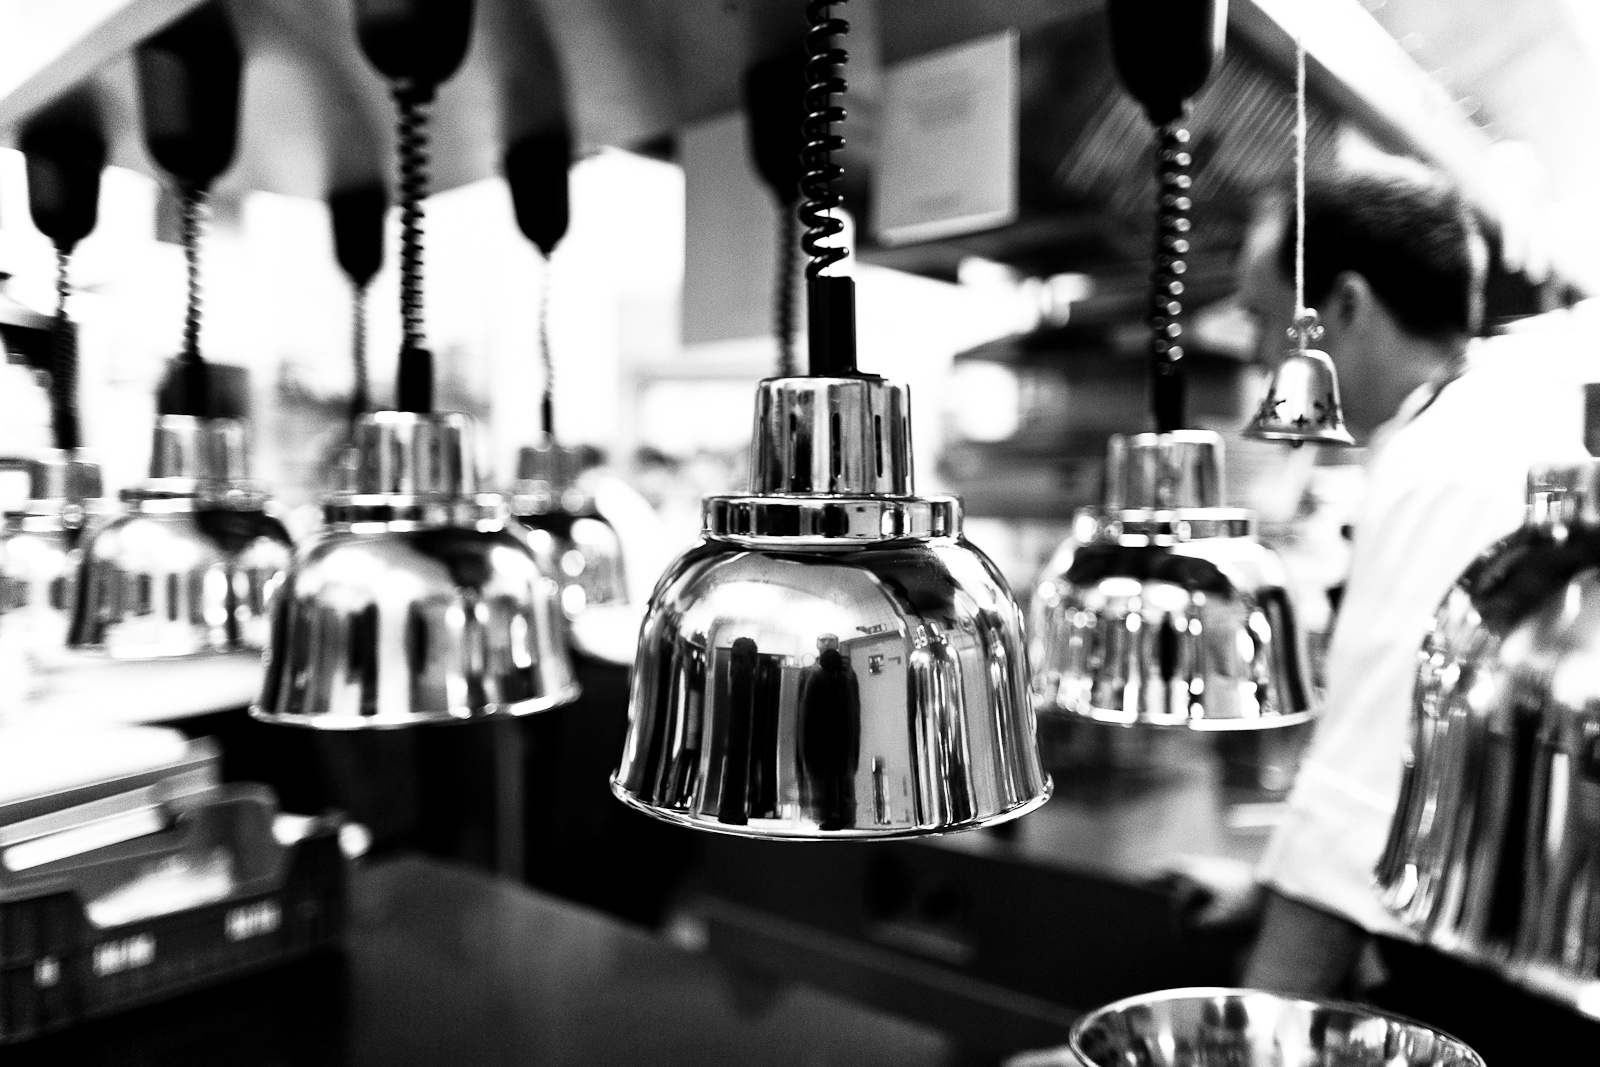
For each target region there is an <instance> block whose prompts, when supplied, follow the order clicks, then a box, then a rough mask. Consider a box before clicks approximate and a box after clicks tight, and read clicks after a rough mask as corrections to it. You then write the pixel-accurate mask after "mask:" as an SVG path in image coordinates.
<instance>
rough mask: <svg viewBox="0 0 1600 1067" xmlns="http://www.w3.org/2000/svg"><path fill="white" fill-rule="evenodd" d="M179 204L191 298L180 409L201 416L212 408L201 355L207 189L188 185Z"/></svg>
mask: <svg viewBox="0 0 1600 1067" xmlns="http://www.w3.org/2000/svg"><path fill="white" fill-rule="evenodd" d="M179 204H180V208H181V216H180V221H181V225H182V238H183V261H184V268H185V275H186V281H187V288H188V295H187V298H186V300H185V304H184V313H183V351H182V352H181V353H179V355H178V365H177V367H176V368H175V371H176V375H177V377H178V380H179V382H180V384H179V395H180V396H181V397H182V398H183V400H182V404H181V405H180V410H181V411H183V412H185V413H189V414H200V413H204V412H208V411H209V410H210V407H211V405H210V399H211V389H210V381H209V379H208V376H207V373H206V362H205V359H204V357H202V356H201V355H200V318H201V309H200V233H201V230H202V228H203V226H204V222H205V207H206V190H205V188H204V187H202V186H198V185H191V184H187V183H185V184H184V185H183V186H182V188H181V189H180V191H179Z"/></svg>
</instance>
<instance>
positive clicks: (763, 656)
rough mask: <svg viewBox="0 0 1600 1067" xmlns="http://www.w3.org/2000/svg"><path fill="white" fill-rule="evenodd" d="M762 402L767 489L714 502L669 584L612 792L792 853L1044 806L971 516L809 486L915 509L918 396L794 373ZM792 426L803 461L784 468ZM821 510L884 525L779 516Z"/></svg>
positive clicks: (762, 470) (1017, 659) (1018, 626)
mask: <svg viewBox="0 0 1600 1067" xmlns="http://www.w3.org/2000/svg"><path fill="white" fill-rule="evenodd" d="M758 395H759V398H760V399H759V401H758V404H757V416H756V418H757V425H756V433H755V437H754V442H753V444H752V446H751V447H752V458H753V461H754V463H755V470H754V472H753V473H752V477H751V483H752V485H753V486H755V487H757V491H756V492H752V493H751V494H750V495H747V496H733V497H712V498H709V499H708V500H707V501H706V506H705V527H704V533H705V539H704V540H703V541H702V543H701V544H700V545H698V546H697V547H695V548H693V549H691V550H690V551H689V552H687V553H685V554H684V555H683V556H681V557H680V558H679V559H678V560H677V561H676V562H675V563H674V564H673V565H672V566H671V567H670V568H669V569H668V570H667V572H666V574H665V575H664V576H663V577H662V579H661V581H660V583H659V584H658V585H657V586H656V591H655V594H654V596H653V597H652V598H651V602H650V606H649V609H648V611H647V613H646V616H645V620H644V625H643V627H642V629H641V631H640V635H639V653H638V657H637V660H636V663H635V668H634V675H633V682H632V699H631V701H630V714H629V730H628V739H627V743H626V746H625V749H624V752H623V756H622V763H621V766H620V768H619V769H618V770H617V773H616V775H615V776H614V777H613V779H612V791H613V792H614V793H615V794H616V795H617V796H618V797H619V798H620V799H621V800H623V801H624V802H626V803H628V804H630V805H632V806H634V807H636V808H639V809H640V810H642V811H645V812H647V813H648V814H651V815H654V816H656V817H658V818H662V819H666V820H668V821H671V822H677V823H681V824H684V825H689V826H693V827H697V828H700V829H707V830H716V831H720V832H724V833H732V834H743V835H747V836H752V837H767V838H798V839H807V838H809V839H817V838H870V837H896V836H907V835H914V834H930V833H946V832H951V831H956V830H964V829H969V828H973V827H977V826H983V825H988V824H991V823H994V822H997V821H1000V820H1002V819H1006V818H1011V817H1014V816H1017V815H1020V814H1022V813H1024V812H1026V811H1029V810H1031V809H1033V808H1035V807H1037V806H1038V805H1040V804H1042V803H1044V801H1045V800H1046V799H1047V798H1048V797H1049V792H1050V782H1049V779H1048V778H1047V777H1046V776H1045V774H1044V771H1043V769H1042V767H1041V765H1040V762H1039V755H1038V747H1037V741H1036V738H1035V726H1034V718H1033V709H1032V706H1031V704H1030V703H1029V700H1028V692H1027V658H1026V656H1027V652H1026V649H1025V647H1024V642H1023V635H1022V619H1021V613H1020V612H1019V611H1018V609H1017V606H1016V603H1015V601H1013V600H1012V598H1011V594H1010V591H1009V590H1008V589H1007V587H1006V584H1005V580H1004V579H1003V578H1002V577H1001V576H1000V574H999V572H998V571H997V570H996V569H995V567H994V565H993V564H992V563H990V562H989V560H988V559H987V558H986V557H985V556H984V555H983V554H982V553H981V552H979V551H978V550H977V549H976V548H974V547H973V546H972V545H971V544H969V543H968V542H967V541H965V540H964V539H963V538H962V536H961V524H960V518H961V513H960V507H959V505H958V504H956V503H955V502H954V501H946V500H938V499H935V500H925V499H923V498H918V497H912V496H909V495H903V496H894V497H889V496H884V495H873V494H869V493H866V492H857V493H852V494H842V493H841V494H832V495H829V496H827V497H826V499H823V498H822V497H821V496H820V495H819V494H814V493H813V492H812V490H811V487H812V486H817V485H825V486H832V487H835V488H837V487H840V486H857V487H859V486H863V485H868V486H876V485H893V486H895V487H896V488H897V489H899V490H900V491H901V492H902V493H905V494H909V492H910V490H911V462H910V461H911V457H910V454H909V448H910V438H909V434H908V433H906V432H905V426H904V418H903V413H904V411H905V394H904V391H903V390H902V389H900V388H899V387H897V386H889V385H888V384H887V383H883V382H879V381H877V380H876V379H862V380H856V379H811V378H801V379H773V380H770V381H766V382H763V383H761V386H760V387H759V394H758ZM830 409H836V410H830ZM835 415H837V416H838V417H837V418H835ZM786 427H792V428H795V429H796V433H795V435H794V436H793V437H792V438H790V439H789V440H790V441H791V443H792V445H793V448H794V449H795V450H796V451H798V452H801V453H807V452H808V451H809V455H806V454H802V455H798V456H797V455H792V454H787V453H785V452H784V444H783V442H784V440H785V439H784V437H783V431H784V429H785V428H786ZM884 427H887V429H884ZM896 427H898V428H896ZM880 443H882V447H883V448H886V449H893V450H894V454H893V455H884V456H882V464H881V472H882V473H881V478H880V464H879V462H878V460H877V459H875V458H873V457H874V456H875V455H877V454H878V453H877V452H876V450H877V449H878V448H879V446H880ZM824 446H826V447H824ZM817 449H822V451H823V452H824V454H830V453H831V454H834V455H836V456H837V457H838V459H837V462H833V461H828V462H824V463H822V464H821V466H819V465H818V463H817V462H816V456H817V452H816V450H817ZM863 457H865V459H866V462H862V459H863ZM776 485H798V486H804V487H805V491H803V492H795V493H773V492H770V491H769V490H770V487H772V486H776ZM829 507H832V508H834V509H836V510H834V511H831V512H830V511H828V510H827V509H828V508H829ZM786 509H787V510H786ZM811 514H816V515H821V514H833V515H843V516H850V515H871V516H875V518H873V519H872V520H871V521H864V522H861V523H855V524H852V523H851V522H849V521H844V522H840V523H837V524H830V523H823V522H819V523H814V524H813V523H807V522H804V521H800V520H797V521H795V522H793V523H790V522H788V521H787V520H779V519H774V518H773V517H774V516H795V515H811ZM895 514H900V515H908V514H920V515H925V516H938V517H939V519H938V524H937V526H935V525H934V524H933V522H932V520H931V519H929V521H928V522H927V523H926V524H925V526H924V527H923V528H912V529H907V528H906V527H905V526H903V525H901V524H900V523H898V522H890V523H884V522H883V521H882V516H885V515H895Z"/></svg>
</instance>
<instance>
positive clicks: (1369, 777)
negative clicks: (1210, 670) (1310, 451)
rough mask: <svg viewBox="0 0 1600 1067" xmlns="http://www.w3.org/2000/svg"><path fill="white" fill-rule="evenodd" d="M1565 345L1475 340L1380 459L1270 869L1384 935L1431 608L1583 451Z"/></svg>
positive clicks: (1384, 441) (1424, 394)
mask: <svg viewBox="0 0 1600 1067" xmlns="http://www.w3.org/2000/svg"><path fill="white" fill-rule="evenodd" d="M1552 344H1553V339H1552V338H1551V337H1549V336H1548V335H1534V336H1528V337H1523V336H1517V335H1511V336H1505V337H1497V338H1494V339H1492V340H1489V341H1483V342H1475V343H1474V345H1473V347H1472V349H1471V350H1470V351H1469V356H1468V360H1467V364H1466V370H1465V372H1464V373H1462V374H1461V375H1460V376H1459V377H1458V378H1456V379H1455V380H1454V381H1452V382H1450V383H1449V384H1447V385H1446V386H1445V387H1444V388H1443V389H1442V390H1437V389H1436V387H1435V386H1433V385H1428V386H1425V387H1423V388H1422V389H1419V390H1418V391H1417V392H1416V393H1414V394H1413V395H1412V396H1411V397H1410V398H1409V399H1408V400H1407V401H1406V403H1405V404H1404V405H1402V407H1401V409H1400V412H1399V413H1398V414H1397V415H1396V416H1395V418H1394V419H1393V420H1392V421H1391V422H1390V423H1389V424H1387V425H1386V426H1385V427H1384V428H1383V429H1382V430H1381V431H1380V432H1379V435H1378V438H1377V441H1376V444H1375V448H1374V452H1373V455H1372V458H1371V460H1370V461H1369V464H1368V491H1367V498H1366V500H1365V502H1364V504H1363V505H1362V508H1361V510H1360V512H1359V515H1358V518H1357V521H1356V529H1355V544H1354V548H1353V554H1352V557H1351V564H1350V577H1349V580H1348V582H1347V584H1346V587H1345V594H1344V600H1343V603H1342V604H1341V605H1340V610H1339V615H1338V618H1337V621H1336V623H1335V626H1334V633H1333V639H1332V643H1331V645H1330V646H1329V651H1328V662H1327V672H1326V677H1327V682H1328V689H1327V699H1326V701H1325V704H1324V709H1323V715H1322V718H1321V720H1320V721H1319V723H1318V725H1317V727H1316V733H1315V735H1314V737H1313V739H1312V742H1311V745H1310V748H1309V750H1308V752H1307V754H1306V758H1305V761H1304V763H1303V765H1302V767H1301V770H1300V774H1299V777H1298V778H1297V779H1296V781H1295V786H1294V789H1293V791H1292V792H1291V794H1290V797H1289V812H1288V815H1287V817H1286V819H1285V821H1284V822H1283V824H1282V825H1280V827H1279V828H1278V830H1277V832H1276V833H1275V835H1274V837H1273V840H1272V842H1271V844H1270V845H1269V847H1268V849H1267V854H1266V856H1265V858H1264V859H1263V861H1262V868H1261V870H1260V872H1259V874H1260V877H1261V880H1262V881H1263V882H1264V883H1266V884H1267V885H1269V886H1271V887H1273V888H1274V889H1276V890H1277V891H1278V892H1280V893H1283V894H1284V895H1286V896H1289V897H1293V898H1295V899H1298V900H1301V901H1304V902H1306V903H1309V904H1312V905H1314V906H1316V907H1319V908H1322V909H1323V910H1326V911H1332V912H1335V913H1337V914H1339V915H1342V916H1344V917H1345V918H1348V919H1350V920H1351V921H1353V922H1355V923H1357V924H1358V925H1360V926H1362V927H1364V928H1365V929H1367V930H1368V931H1371V932H1373V933H1393V932H1397V931H1398V927H1397V925H1396V924H1395V922H1394V920H1393V919H1392V918H1391V917H1390V916H1389V913H1388V912H1387V911H1386V910H1385V909H1384V907H1383V906H1382V905H1381V904H1380V903H1379V902H1378V899H1377V897H1376V895H1375V893H1374V890H1373V868H1374V867H1375V865H1376V864H1377V861H1378V858H1379V855H1380V854H1381V853H1382V851H1383V847H1384V843H1385V841H1386V840H1387V838H1388V831H1389V822H1390V818H1391V816H1392V815H1393V813H1394V810H1395V806H1396V804H1397V802H1398V798H1399V791H1400V776H1401V767H1402V760H1403V753H1404V750H1405V747H1406V743H1407V740H1408V738H1409V736H1410V731H1411V694H1412V687H1413V683H1414V680H1415V676H1416V670H1417V656H1418V649H1419V647H1420V645H1421V643H1422V640H1423V638H1424V637H1425V636H1426V634H1427V631H1428V628H1429V625H1430V622H1431V620H1432V618H1433V615H1434V611H1435V609H1437V607H1438V606H1439V602H1440V601H1441V600H1442V599H1443V598H1444V596H1445V594H1446V593H1447V592H1448V591H1449V589H1450V586H1451V585H1452V584H1453V583H1454V582H1455V580H1456V578H1458V577H1459V576H1460V574H1461V572H1462V571H1464V570H1465V569H1466V568H1467V565H1468V564H1470V563H1471V562H1472V561H1473V559H1475V558H1476V557H1477V556H1478V555H1479V554H1480V553H1481V552H1483V550H1484V549H1486V548H1488V547H1489V546H1490V545H1492V544H1493V543H1494V542H1495V541H1497V540H1498V539H1500V538H1501V537H1503V536H1505V535H1506V534H1508V533H1510V532H1511V531H1512V530H1514V529H1515V528H1516V527H1518V526H1519V525H1521V523H1522V518H1523V511H1524V504H1525V500H1526V482H1527V473H1528V468H1529V467H1530V466H1532V465H1534V464H1536V463H1541V462H1550V461H1561V460H1569V459H1582V458H1583V457H1584V456H1585V455H1586V453H1585V452H1583V448H1582V415H1581V407H1582V402H1581V394H1580V393H1579V391H1578V388H1577V386H1576V385H1575V384H1573V379H1572V377H1571V375H1570V372H1568V371H1567V370H1566V368H1564V367H1562V366H1560V365H1559V364H1557V363H1556V359H1557V358H1560V357H1562V356H1563V355H1564V353H1559V352H1555V353H1552V352H1551V351H1550V349H1551V347H1552ZM1555 347H1558V348H1559V347H1561V346H1560V345H1559V344H1557V345H1555ZM1347 388H1360V385H1359V383H1356V382H1350V383H1347ZM1436 392H1437V395H1436V396H1435V393H1436ZM1430 400H1431V403H1430V402H1429V401H1430Z"/></svg>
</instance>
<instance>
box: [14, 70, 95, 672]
mask: <svg viewBox="0 0 1600 1067" xmlns="http://www.w3.org/2000/svg"><path fill="white" fill-rule="evenodd" d="M21 148H22V152H23V159H24V163H25V164H26V173H27V179H28V209H29V213H30V214H31V215H32V216H33V221H34V225H35V226H37V227H38V228H39V230H40V232H41V233H43V234H44V235H45V236H46V237H48V238H50V240H51V243H52V244H54V245H55V249H56V311H55V315H54V316H53V317H50V318H45V317H44V316H41V315H39V314H38V313H37V312H32V311H30V310H29V309H25V308H19V310H21V311H22V312H24V313H23V314H15V313H13V314H9V315H8V314H6V311H7V309H6V308H4V307H3V306H0V329H4V328H5V327H6V326H12V327H14V328H16V329H19V330H24V331H28V333H29V334H31V335H32V337H34V338H38V339H39V342H40V344H39V347H40V348H41V349H42V350H43V351H42V355H43V357H44V359H43V361H44V363H45V372H46V374H48V376H49V383H50V385H49V394H50V429H51V438H52V440H51V444H52V446H53V448H52V449H51V450H49V451H48V452H45V453H43V454H40V455H34V456H26V457H14V456H6V457H0V470H5V471H11V472H16V473H20V474H21V475H22V476H23V477H24V478H25V479H26V484H27V490H26V495H25V496H23V497H22V499H21V500H20V501H19V502H18V504H17V506H16V507H15V508H14V509H13V510H10V511H7V512H6V513H5V514H4V515H3V516H0V615H3V616H4V618H3V620H0V640H3V641H5V642H6V644H7V645H8V646H10V647H12V648H19V649H21V650H22V651H23V653H24V655H25V656H26V657H27V662H25V663H23V664H22V666H24V667H26V666H31V665H32V659H33V654H34V653H37V652H42V651H45V650H49V649H60V648H62V647H63V646H64V645H65V644H66V639H67V627H68V624H69V622H70V619H71V613H72V604H73V599H74V596H75V588H76V584H77V573H76V572H77V567H76V561H77V557H76V553H75V549H76V548H77V545H78V541H79V539H80V538H81V536H82V534H83V531H84V529H85V527H86V526H87V524H88V522H89V520H90V518H91V517H92V515H93V513H94V512H95V511H97V510H98V509H99V507H100V496H101V493H102V492H103V489H102V487H101V477H100V467H99V466H98V465H97V464H95V463H92V462H89V461H88V460H87V459H85V458H84V456H83V453H82V451H81V449H80V446H81V444H82V435H81V433H80V427H79V424H78V382H77V377H78V335H77V327H76V324H75V323H74V322H73V321H72V319H71V318H70V317H69V316H68V314H67V303H68V296H69V294H70V293H71V284H70V278H69V268H70V265H71V260H72V252H73V249H75V248H76V247H77V245H78V242H79V241H81V240H83V238H85V237H87V236H88V235H89V234H90V232H92V231H93V230H94V227H95V222H96V221H97V218H98V205H99V201H100V173H101V170H102V169H103V168H104V167H105V156H106V144H105V134H104V130H103V129H102V124H101V117H100V115H99V112H98V109H97V108H96V107H95V106H94V102H93V100H92V99H91V98H89V97H88V96H86V95H84V94H82V93H73V94H69V95H68V96H66V97H64V98H63V99H62V100H60V101H58V102H57V103H56V104H54V105H52V106H51V107H50V108H48V109H46V110H45V111H43V112H41V113H40V114H39V115H38V116H36V117H35V118H34V119H33V120H32V121H30V122H29V123H28V124H27V125H26V126H25V127H24V128H23V130H22V136H21ZM0 302H3V298H0ZM34 331H37V332H34ZM19 347H22V348H25V349H26V348H32V347H34V346H33V344H31V343H29V342H27V341H24V342H21V344H19Z"/></svg>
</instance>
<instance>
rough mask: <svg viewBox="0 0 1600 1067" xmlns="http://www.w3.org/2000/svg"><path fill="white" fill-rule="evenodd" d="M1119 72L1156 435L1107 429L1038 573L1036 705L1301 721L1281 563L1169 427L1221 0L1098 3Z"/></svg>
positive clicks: (1161, 717) (1177, 719) (1203, 450)
mask: <svg viewBox="0 0 1600 1067" xmlns="http://www.w3.org/2000/svg"><path fill="white" fill-rule="evenodd" d="M1107 13H1108V15H1109V16H1110V28H1111V41H1112V46H1113V51H1114V54H1115V58H1116V64H1117V70H1118V72H1119V74H1120V75H1121V77H1122V80H1123V83H1124V85H1125V86H1126V87H1127V89H1128V90H1129V92H1130V93H1131V94H1132V95H1133V96H1134V97H1135V98H1136V99H1138V101H1139V103H1140V104H1141V105H1142V106H1143V107H1144V110H1145V113H1146V115H1147V116H1148V117H1149V119H1150V121H1151V122H1152V123H1153V124H1154V125H1155V126H1156V127H1157V129H1158V131H1159V144H1158V147H1157V151H1156V166H1157V183H1156V184H1157V189H1156V195H1157V198H1158V207H1157V226H1156V248H1155V267H1154V271H1153V274H1152V277H1151V303H1150V325H1151V330H1152V336H1151V343H1150V361H1151V363H1150V401H1151V409H1152V415H1153V417H1154V422H1155V426H1156V432H1154V433H1143V434H1134V435H1122V434H1115V435H1113V436H1112V437H1111V440H1110V442H1109V445H1108V450H1107V461H1106V485H1105V498H1104V500H1103V502H1102V505H1101V506H1100V507H1098V508H1087V509H1084V510H1083V511H1082V512H1080V513H1079V515H1078V518H1077V522H1076V523H1075V529H1074V532H1073V536H1072V537H1070V538H1069V539H1068V540H1067V541H1066V543H1064V544H1063V545H1062V547H1061V548H1060V550H1058V552H1057V553H1056V555H1055V557H1054V558H1053V559H1052V560H1051V562H1050V563H1049V564H1048V565H1047V566H1046V568H1045V570H1044V574H1043V577H1042V578H1041V579H1040V581H1039V583H1038V586H1037V588H1036V589H1035V593H1034V600H1033V605H1032V618H1031V623H1032V625H1031V628H1030V633H1031V639H1032V646H1031V652H1032V664H1033V671H1034V691H1035V693H1036V697H1037V699H1038V701H1039V708H1040V711H1041V713H1043V714H1059V715H1065V716H1068V717H1072V718H1079V719H1088V720H1094V721H1098V722H1104V723H1114V724H1121V725H1128V726H1153V727H1178V728H1187V729H1193V730H1206V731H1217V730H1256V729H1265V728H1271V727H1279V726H1288V725H1292V724H1296V723H1299V722H1303V721H1305V720H1306V719H1307V718H1308V717H1309V715H1310V714H1311V697H1312V693H1311V687H1310V684H1309V681H1308V676H1307V659H1306V655H1305V648H1304V637H1303V635H1302V633H1301V632H1300V630H1299V628H1298V627H1297V625H1296V622H1295V614H1294V610H1293V605H1292V603H1291V601H1290V597H1289V591H1288V581H1287V575H1286V573H1285V571H1284V568H1283V565H1282V562H1281V561H1280V560H1279V559H1278V557H1277V556H1276V555H1275V554H1274V553H1273V552H1272V551H1271V550H1270V549H1268V548H1266V547H1265V546H1264V545H1262V544H1260V542H1258V541H1257V540H1256V539H1255V519H1254V516H1253V514H1252V513H1251V512H1249V511H1247V510H1244V509H1239V508H1226V507H1223V506H1222V502H1223V463H1222V437H1221V435H1220V434H1217V433H1214V432H1212V431H1209V430H1195V429H1187V428H1185V426H1184V423H1185V413H1184V365H1183V355H1184V353H1183V347H1182V340H1183V330H1182V324H1181V318H1180V316H1181V314H1182V312H1183V306H1182V296H1183V293H1184V285H1185V282H1184V278H1185V274H1186V272H1187V262H1186V259H1187V256H1188V255H1189V252H1190V247H1191V240H1192V236H1191V227H1190V217H1189V216H1190V211H1191V209H1192V203H1193V200H1192V198H1193V189H1192V181H1191V175H1190V171H1191V168H1192V162H1193V161H1192V158H1191V155H1190V143H1189V133H1188V130H1187V129H1186V128H1185V124H1184V113H1185V111H1186V109H1187V101H1188V98H1189V97H1190V96H1192V95H1193V94H1194V93H1195V92H1197V91H1198V90H1199V89H1200V88H1201V87H1202V86H1204V84H1205V83H1206V81H1207V79H1208V78H1209V76H1210V73H1211V70H1212V67H1213V66H1214V64H1215V62H1216V60H1217V57H1218V55H1219V54H1220V51H1221V48H1222V39H1223V30H1224V27H1225V24H1226V16H1227V11H1226V3H1225V2H1224V0H1110V3H1109V4H1108V6H1107Z"/></svg>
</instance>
